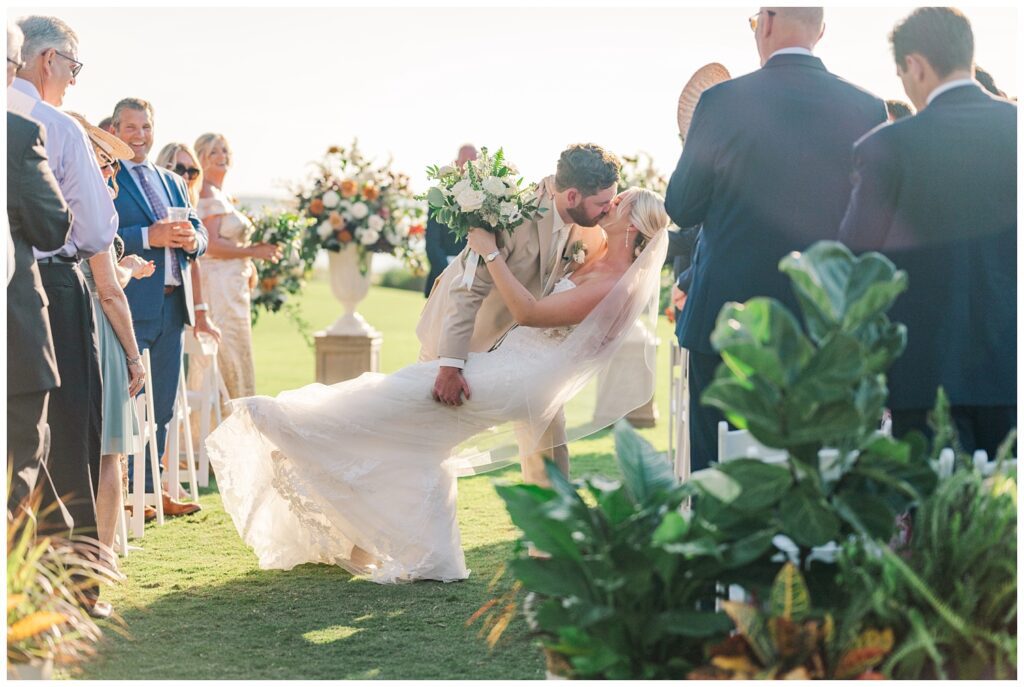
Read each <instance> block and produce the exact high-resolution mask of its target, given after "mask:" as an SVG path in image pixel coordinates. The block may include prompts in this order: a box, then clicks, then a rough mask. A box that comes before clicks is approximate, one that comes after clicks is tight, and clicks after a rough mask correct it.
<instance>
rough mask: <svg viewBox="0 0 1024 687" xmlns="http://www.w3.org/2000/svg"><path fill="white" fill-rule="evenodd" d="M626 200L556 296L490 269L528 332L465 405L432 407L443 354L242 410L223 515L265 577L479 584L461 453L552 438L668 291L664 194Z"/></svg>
mask: <svg viewBox="0 0 1024 687" xmlns="http://www.w3.org/2000/svg"><path fill="white" fill-rule="evenodd" d="M615 203H616V204H615V207H614V208H613V209H612V210H611V211H610V212H609V215H608V217H606V218H605V221H604V223H603V224H602V226H603V228H604V231H605V234H606V236H607V240H606V242H605V244H604V245H603V246H601V247H600V248H599V249H598V250H597V251H593V252H592V255H591V259H590V260H589V261H588V262H587V264H585V265H583V266H582V267H580V268H579V269H577V270H576V271H575V272H573V273H572V280H570V279H568V278H563V279H561V280H560V281H559V282H558V283H557V284H556V285H555V288H554V290H553V292H552V293H551V295H549V296H547V297H545V298H543V299H540V300H537V299H535V298H534V297H533V296H532V295H531V294H530V292H529V291H528V290H527V289H526V288H525V287H524V286H522V285H521V284H520V283H519V282H518V281H516V279H515V277H514V276H513V275H512V273H511V272H510V271H509V269H508V266H507V265H505V263H504V261H503V259H502V258H500V257H499V258H498V259H496V260H494V261H493V262H491V263H488V269H489V270H490V273H491V276H492V277H493V280H494V285H495V288H497V289H498V290H499V293H500V294H501V296H502V298H503V300H504V301H505V302H506V304H507V305H508V307H509V310H510V312H511V313H512V314H513V315H514V316H515V318H516V320H517V322H518V323H519V325H520V326H517V327H515V328H514V329H513V330H512V331H511V332H510V333H509V334H508V335H507V336H506V337H505V338H504V340H503V341H502V342H501V344H500V345H499V346H498V347H496V348H495V349H494V350H492V351H489V352H487V353H471V354H470V356H469V359H468V360H467V362H466V368H465V375H466V378H467V379H468V380H469V381H470V383H471V385H472V389H473V395H472V398H470V399H469V400H467V402H466V403H464V404H463V405H462V406H459V407H457V408H456V407H449V406H445V405H442V404H440V403H438V402H436V401H434V400H433V398H432V396H431V390H432V388H433V382H434V378H435V377H436V374H437V366H438V364H439V363H438V361H436V360H434V361H430V362H424V363H418V364H415V365H410V366H408V367H405V368H403V369H401V370H399V371H398V372H395V373H394V374H391V375H382V374H373V373H367V374H364V375H362V376H361V377H359V378H357V379H353V380H348V381H345V382H341V383H339V384H335V385H332V386H324V385H321V384H311V385H309V386H306V387H303V388H301V389H297V390H294V391H286V392H283V393H281V394H279V395H278V396H277V397H276V398H270V397H266V396H256V397H251V398H243V399H239V400H238V401H235V402H234V403H233V404H232V410H233V412H232V414H231V416H230V417H229V418H228V419H227V420H225V421H224V422H223V423H222V424H221V425H220V427H219V428H218V429H217V430H216V431H215V432H214V433H213V434H211V435H210V437H209V438H208V439H207V447H208V449H209V452H210V459H211V461H212V463H213V466H214V468H215V470H216V472H217V482H218V488H219V490H220V494H221V498H222V499H223V502H224V507H225V509H226V510H227V511H228V513H230V515H231V517H232V519H233V520H234V523H235V526H236V528H237V529H238V531H239V533H240V534H241V535H242V538H243V539H244V541H245V542H246V544H248V545H249V546H250V547H252V548H253V550H254V551H255V553H256V555H257V557H258V559H259V565H260V567H261V568H264V569H285V570H287V569H290V568H292V567H294V566H296V565H299V564H302V563H327V564H333V565H338V566H341V567H343V568H345V569H346V570H348V571H350V572H352V573H353V574H356V575H360V576H364V577H366V578H368V579H370V580H372V581H374V582H379V583H394V582H407V581H412V580H420V579H431V580H442V581H454V580H461V579H465V578H466V577H467V576H468V575H469V570H467V569H466V564H465V559H464V557H463V553H462V547H461V544H460V538H459V528H458V522H457V519H456V507H455V506H456V493H457V488H456V475H455V466H454V461H453V460H451V456H452V451H453V449H454V448H455V447H456V446H457V445H459V444H460V443H462V442H463V441H465V440H466V439H469V438H471V437H473V436H474V435H477V434H479V433H481V432H484V431H485V430H487V429H489V428H492V427H495V426H498V425H504V424H505V423H508V422H517V423H525V424H526V425H527V426H530V427H532V428H533V430H534V436H537V437H539V436H540V435H541V434H542V433H543V429H544V427H546V425H547V423H548V422H550V420H551V417H552V416H553V414H554V412H555V411H556V410H557V409H558V408H559V407H561V406H562V405H563V404H564V403H565V401H566V400H568V397H569V396H571V395H572V394H574V393H576V392H577V391H578V390H579V389H580V387H581V386H582V385H583V383H584V382H585V381H586V379H589V378H591V377H593V375H595V374H596V373H597V372H598V371H599V370H600V369H601V367H602V366H603V365H604V364H606V363H607V361H608V360H609V359H610V358H611V356H612V355H613V354H614V352H615V350H617V348H618V344H620V343H621V340H622V339H623V338H624V334H625V333H627V332H628V331H629V330H630V329H631V328H632V326H633V325H634V324H635V322H636V320H637V318H638V317H639V316H640V315H641V314H642V313H643V311H644V310H645V309H649V306H650V304H651V303H652V301H653V299H655V298H656V296H657V292H658V288H659V280H660V271H661V265H662V263H663V262H664V257H665V252H666V248H667V239H666V235H665V231H664V229H665V227H666V226H667V225H668V216H667V215H666V214H665V209H664V203H663V200H662V198H661V197H660V196H658V195H657V194H655V193H653V192H651V191H647V190H642V189H630V190H628V191H626V192H624V193H622V194H620V195H619V196H618V198H617V199H616V201H615ZM469 245H470V247H471V248H472V249H474V250H475V251H477V253H478V254H481V255H486V254H488V253H490V252H492V251H493V250H494V248H493V246H494V237H493V236H492V235H491V234H488V233H486V232H483V231H479V230H474V231H473V232H471V233H470V237H469ZM626 410H628V409H626Z"/></svg>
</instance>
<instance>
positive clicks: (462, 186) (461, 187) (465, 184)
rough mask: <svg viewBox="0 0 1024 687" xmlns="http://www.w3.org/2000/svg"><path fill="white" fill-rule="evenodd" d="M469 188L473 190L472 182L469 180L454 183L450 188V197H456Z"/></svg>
mask: <svg viewBox="0 0 1024 687" xmlns="http://www.w3.org/2000/svg"><path fill="white" fill-rule="evenodd" d="M471 188H473V182H471V181H470V180H469V179H462V180H461V181H457V182H455V184H454V185H453V186H452V195H453V196H458V195H459V194H460V193H462V192H463V191H465V190H467V189H471Z"/></svg>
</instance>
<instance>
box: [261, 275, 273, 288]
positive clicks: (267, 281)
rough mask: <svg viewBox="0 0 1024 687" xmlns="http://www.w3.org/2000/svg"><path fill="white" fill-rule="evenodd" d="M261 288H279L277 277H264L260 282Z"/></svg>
mask: <svg viewBox="0 0 1024 687" xmlns="http://www.w3.org/2000/svg"><path fill="white" fill-rule="evenodd" d="M260 288H261V289H263V290H264V291H273V290H274V289H276V288H277V277H264V279H263V280H262V281H261V282H260Z"/></svg>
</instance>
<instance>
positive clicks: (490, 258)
mask: <svg viewBox="0 0 1024 687" xmlns="http://www.w3.org/2000/svg"><path fill="white" fill-rule="evenodd" d="M499 255H501V251H500V250H496V251H494V252H493V253H488V254H487V255H485V256H484V260H485V261H486V262H494V260H495V259H496V258H497V257H498V256H499Z"/></svg>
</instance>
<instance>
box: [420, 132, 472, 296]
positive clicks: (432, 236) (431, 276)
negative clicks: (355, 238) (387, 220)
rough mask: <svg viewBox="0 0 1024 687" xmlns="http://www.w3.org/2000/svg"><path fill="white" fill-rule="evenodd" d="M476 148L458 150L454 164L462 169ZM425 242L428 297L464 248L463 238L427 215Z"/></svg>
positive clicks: (464, 240)
mask: <svg viewBox="0 0 1024 687" xmlns="http://www.w3.org/2000/svg"><path fill="white" fill-rule="evenodd" d="M477 155H478V153H477V149H476V146H473V145H470V144H468V143H467V144H465V145H464V146H462V147H461V148H459V154H458V156H457V157H456V158H455V164H457V165H458V166H459V169H462V168H463V167H464V166H465V164H466V162H468V161H469V160H475V159H476V158H477ZM423 238H424V241H425V242H426V249H427V261H428V262H429V263H430V272H429V273H428V274H427V281H426V284H425V285H424V287H423V295H424V296H427V297H428V298H429V297H430V290H431V289H433V288H434V282H436V281H437V278H438V277H440V276H441V273H442V272H444V270H445V268H446V267H448V265H450V264H451V262H452V260H454V259H455V257H456V256H457V255H458V254H459V253H461V252H462V249H463V248H465V247H466V239H465V238H461V239H459V238H456V237H455V236H454V235H453V234H452V233H451V231H449V230H448V227H446V226H445V225H443V224H441V223H440V222H438V221H437V220H436V219H434V217H433V216H432V215H430V214H429V213H428V215H427V230H426V233H425V234H424V237H423Z"/></svg>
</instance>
